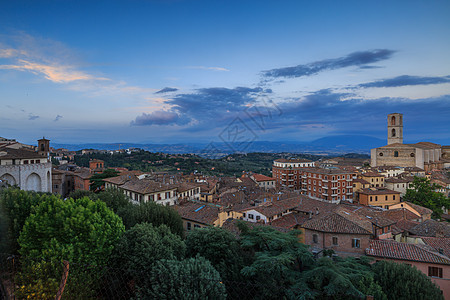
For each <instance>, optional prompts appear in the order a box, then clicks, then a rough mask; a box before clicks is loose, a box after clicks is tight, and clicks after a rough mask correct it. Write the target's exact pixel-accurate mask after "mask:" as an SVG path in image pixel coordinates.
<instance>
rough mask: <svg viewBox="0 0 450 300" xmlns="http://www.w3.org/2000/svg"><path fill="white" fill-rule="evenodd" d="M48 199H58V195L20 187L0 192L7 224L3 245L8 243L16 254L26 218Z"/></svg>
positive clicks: (9, 247)
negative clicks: (29, 190)
mask: <svg viewBox="0 0 450 300" xmlns="http://www.w3.org/2000/svg"><path fill="white" fill-rule="evenodd" d="M46 199H53V200H56V199H57V197H56V196H51V195H49V194H45V193H36V192H27V191H22V190H20V189H18V188H8V189H4V190H2V191H1V192H0V210H1V211H2V214H3V215H4V218H5V219H4V220H2V221H4V222H6V224H5V225H6V226H7V228H8V229H7V236H6V235H5V236H3V235H2V237H1V239H2V240H3V239H5V242H4V244H3V242H2V244H3V245H5V246H6V245H8V246H7V249H8V250H9V251H11V253H14V254H16V253H17V252H18V250H19V244H18V239H19V236H20V232H21V231H22V228H23V226H24V225H25V221H26V219H27V218H28V217H29V216H30V214H31V213H32V212H33V209H34V207H36V206H38V205H39V204H40V203H41V202H44V201H45V200H46Z"/></svg>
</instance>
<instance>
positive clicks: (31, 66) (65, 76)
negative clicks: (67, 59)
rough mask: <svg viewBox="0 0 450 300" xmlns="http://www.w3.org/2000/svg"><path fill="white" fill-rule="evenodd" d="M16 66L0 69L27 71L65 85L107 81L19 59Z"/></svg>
mask: <svg viewBox="0 0 450 300" xmlns="http://www.w3.org/2000/svg"><path fill="white" fill-rule="evenodd" d="M18 63H19V64H17V65H0V69H12V70H19V71H29V72H31V73H33V74H36V75H40V74H42V75H44V77H45V79H48V80H50V81H52V82H56V83H67V82H72V81H76V80H108V79H107V78H101V77H94V76H92V75H89V74H87V73H84V72H81V71H77V70H74V69H72V68H71V67H69V66H63V65H45V64H40V63H34V62H30V61H27V60H24V59H19V60H18Z"/></svg>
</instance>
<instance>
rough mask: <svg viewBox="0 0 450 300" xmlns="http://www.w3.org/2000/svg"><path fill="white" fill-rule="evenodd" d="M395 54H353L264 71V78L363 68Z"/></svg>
mask: <svg viewBox="0 0 450 300" xmlns="http://www.w3.org/2000/svg"><path fill="white" fill-rule="evenodd" d="M394 53H395V51H393V50H389V49H377V50H372V51H360V52H353V53H350V54H349V55H347V56H343V57H339V58H333V59H325V60H321V61H316V62H312V63H309V64H305V65H298V66H294V67H286V68H278V69H272V70H268V71H263V76H265V77H271V78H277V77H285V78H296V77H303V76H311V75H315V74H318V73H320V72H322V71H328V70H336V69H341V68H346V67H351V66H359V67H363V66H365V65H367V64H371V63H375V62H379V61H382V60H386V59H389V58H391V56H392V55H393V54H394ZM370 67H372V66H370ZM372 68H373V67H372Z"/></svg>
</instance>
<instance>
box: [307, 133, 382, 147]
mask: <svg viewBox="0 0 450 300" xmlns="http://www.w3.org/2000/svg"><path fill="white" fill-rule="evenodd" d="M309 145H310V146H313V147H320V148H326V149H335V150H366V151H367V150H370V149H372V148H377V147H381V146H385V145H386V141H385V140H381V139H378V138H375V137H372V136H367V135H335V136H327V137H323V138H320V139H317V140H314V141H312V142H310V143H309Z"/></svg>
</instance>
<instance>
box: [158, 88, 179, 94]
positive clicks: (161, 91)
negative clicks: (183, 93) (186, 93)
mask: <svg viewBox="0 0 450 300" xmlns="http://www.w3.org/2000/svg"><path fill="white" fill-rule="evenodd" d="M176 91H178V89H177V88H172V87H165V88H163V89H161V90H159V91H157V92H156V93H155V94H164V93H169V92H176Z"/></svg>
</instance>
